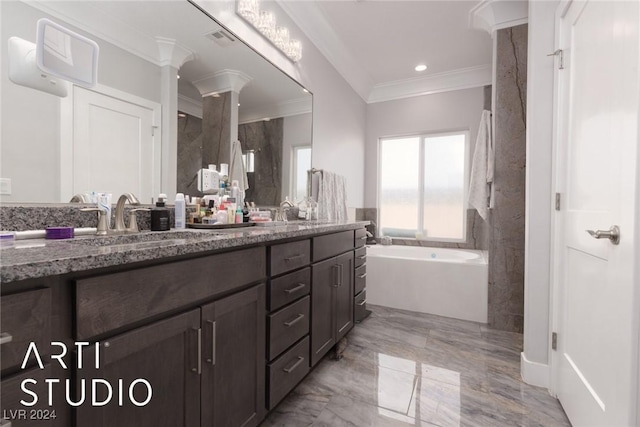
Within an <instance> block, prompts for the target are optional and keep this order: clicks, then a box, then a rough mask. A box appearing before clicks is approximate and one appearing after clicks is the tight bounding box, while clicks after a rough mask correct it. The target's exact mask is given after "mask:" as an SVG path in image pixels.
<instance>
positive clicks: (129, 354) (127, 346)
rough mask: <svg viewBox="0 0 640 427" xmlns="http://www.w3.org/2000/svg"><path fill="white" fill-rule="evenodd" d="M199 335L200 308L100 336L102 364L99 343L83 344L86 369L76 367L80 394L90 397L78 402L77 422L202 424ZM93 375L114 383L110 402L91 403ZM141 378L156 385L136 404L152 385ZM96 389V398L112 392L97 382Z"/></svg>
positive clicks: (99, 425)
mask: <svg viewBox="0 0 640 427" xmlns="http://www.w3.org/2000/svg"><path fill="white" fill-rule="evenodd" d="M200 339H201V336H200V310H198V309H196V310H191V311H189V312H187V313H184V314H181V315H178V316H175V317H171V318H168V319H165V320H161V321H158V322H155V323H153V324H151V325H148V326H145V327H142V328H138V329H134V330H132V331H130V332H126V333H123V334H121V335H117V336H114V337H111V338H108V339H105V340H104V341H102V342H100V347H99V355H100V357H99V361H100V364H99V367H98V369H96V367H95V360H96V359H95V357H96V356H95V354H96V350H95V347H94V346H93V345H92V346H90V347H88V348H85V350H84V351H83V353H82V356H83V357H82V360H83V363H82V369H77V370H76V399H80V398H81V397H82V393H83V390H84V395H85V397H86V400H85V402H84V404H82V405H81V406H79V407H78V408H77V412H76V414H77V420H76V426H77V427H85V426H92V427H94V426H95V427H111V426H123V427H128V426H130V427H138V426H156V427H165V426H166V427H175V426H185V427H191V426H194V427H195V426H199V425H200V390H199V389H200V371H201V368H202V364H201V361H200V360H199V351H198V350H199V347H201V344H202V343H201V341H200ZM94 378H100V379H104V380H106V381H107V382H108V383H109V384H110V385H111V387H112V388H113V392H112V393H113V394H112V396H111V400H110V403H108V404H106V405H104V406H96V405H92V402H91V399H90V394H91V390H92V389H91V387H92V384H91V382H92V379H94ZM139 379H141V380H145V381H147V382H148V384H150V386H151V390H152V397H151V400H150V401H149V402H148V403H147V404H146V405H144V406H138V405H139V404H142V403H144V402H145V400H146V399H147V397H148V388H147V386H146V385H145V384H144V383H142V382H139ZM120 380H122V388H123V391H122V393H120V392H119V384H120ZM132 384H134V385H133V387H132V386H131V385H132ZM96 390H97V393H96V394H97V400H98V402H102V401H105V400H106V399H107V398H108V397H109V396H108V391H107V387H106V386H105V385H103V384H98V385H97V387H96ZM130 390H132V395H133V397H134V400H135V403H134V402H132V401H131V400H130V397H131V396H130ZM119 396H123V403H122V404H120V402H119Z"/></svg>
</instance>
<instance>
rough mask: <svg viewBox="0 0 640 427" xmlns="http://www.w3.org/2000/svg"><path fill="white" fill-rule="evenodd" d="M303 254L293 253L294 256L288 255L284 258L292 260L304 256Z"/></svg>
mask: <svg viewBox="0 0 640 427" xmlns="http://www.w3.org/2000/svg"><path fill="white" fill-rule="evenodd" d="M304 257H305V254H298V255H294V256H290V257H288V258H285V259H284V260H285V261H293V260H294V259H299V258H304Z"/></svg>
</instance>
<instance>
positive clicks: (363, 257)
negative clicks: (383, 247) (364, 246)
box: [358, 255, 367, 259]
mask: <svg viewBox="0 0 640 427" xmlns="http://www.w3.org/2000/svg"><path fill="white" fill-rule="evenodd" d="M358 259H367V256H366V255H362V256H359V257H358Z"/></svg>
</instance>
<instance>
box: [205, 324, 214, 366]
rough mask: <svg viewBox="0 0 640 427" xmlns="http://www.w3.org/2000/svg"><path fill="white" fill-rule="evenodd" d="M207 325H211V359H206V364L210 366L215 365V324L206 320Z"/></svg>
mask: <svg viewBox="0 0 640 427" xmlns="http://www.w3.org/2000/svg"><path fill="white" fill-rule="evenodd" d="M207 323H209V324H210V325H211V357H210V358H209V359H207V362H208V363H211V364H212V365H215V364H216V322H212V321H211V320H207Z"/></svg>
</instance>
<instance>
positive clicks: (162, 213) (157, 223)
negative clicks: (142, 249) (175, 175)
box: [151, 194, 171, 231]
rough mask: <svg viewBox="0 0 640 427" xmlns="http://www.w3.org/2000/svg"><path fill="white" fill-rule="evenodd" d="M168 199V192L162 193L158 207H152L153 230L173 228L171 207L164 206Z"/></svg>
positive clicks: (157, 203)
mask: <svg viewBox="0 0 640 427" xmlns="http://www.w3.org/2000/svg"><path fill="white" fill-rule="evenodd" d="M165 200H167V195H166V194H160V195H159V196H158V201H157V202H156V207H155V208H153V209H151V231H167V230H169V229H170V228H171V215H169V209H167V208H165V207H164V202H165Z"/></svg>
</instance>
